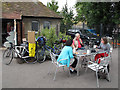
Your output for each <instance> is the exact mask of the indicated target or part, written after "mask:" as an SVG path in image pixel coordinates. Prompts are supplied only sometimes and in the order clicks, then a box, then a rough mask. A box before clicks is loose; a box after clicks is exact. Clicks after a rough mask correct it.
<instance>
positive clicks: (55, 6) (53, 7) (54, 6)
mask: <svg viewBox="0 0 120 90" xmlns="http://www.w3.org/2000/svg"><path fill="white" fill-rule="evenodd" d="M47 7H48V8H50V9H51V10H53V11H55V12H57V13H58V8H59V6H58V2H56V1H55V0H52V1H51V2H48V3H47Z"/></svg>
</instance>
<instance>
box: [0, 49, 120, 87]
mask: <svg viewBox="0 0 120 90" xmlns="http://www.w3.org/2000/svg"><path fill="white" fill-rule="evenodd" d="M1 53H2V51H1V50H0V55H1ZM112 57H113V60H112V65H111V82H108V81H106V80H105V79H100V80H99V81H100V87H101V88H118V49H114V50H113V54H112ZM0 62H1V61H0ZM50 64H51V62H50V61H49V60H48V61H46V62H44V63H42V64H39V63H36V64H18V63H16V61H15V59H14V61H13V62H12V63H11V64H10V65H9V66H7V65H4V64H3V65H2V79H3V80H2V88H96V77H95V73H94V72H93V71H91V70H88V71H87V72H86V73H85V72H83V70H81V71H80V76H76V75H72V76H71V77H68V70H67V68H66V69H65V72H64V71H63V70H62V69H59V71H58V72H57V77H56V81H53V76H54V71H55V67H54V66H53V67H52V68H51V70H50V71H51V74H50V75H48V74H47V72H48V69H49V66H50ZM0 66H1V65H0ZM0 68H1V67H0ZM0 81H1V80H0Z"/></svg>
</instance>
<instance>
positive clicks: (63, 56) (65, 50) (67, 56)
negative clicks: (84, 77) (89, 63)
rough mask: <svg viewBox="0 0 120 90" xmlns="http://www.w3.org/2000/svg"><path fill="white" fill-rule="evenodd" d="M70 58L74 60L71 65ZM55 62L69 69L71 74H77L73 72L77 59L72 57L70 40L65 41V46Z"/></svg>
mask: <svg viewBox="0 0 120 90" xmlns="http://www.w3.org/2000/svg"><path fill="white" fill-rule="evenodd" d="M72 58H74V59H75V60H74V62H73V63H72V65H70V59H72ZM62 59H66V60H62ZM60 60H62V61H60ZM57 61H58V62H59V63H61V64H63V65H66V66H67V67H70V72H71V73H77V71H76V70H75V67H76V64H77V59H76V58H75V57H74V56H73V49H72V40H67V41H66V46H64V48H63V49H62V51H61V53H60V55H59V56H58V59H57Z"/></svg>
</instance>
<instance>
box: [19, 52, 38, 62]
mask: <svg viewBox="0 0 120 90" xmlns="http://www.w3.org/2000/svg"><path fill="white" fill-rule="evenodd" d="M21 60H24V61H25V62H26V63H31V64H34V63H36V62H37V55H36V54H35V56H34V57H29V53H28V52H27V51H24V55H23V56H22V57H21Z"/></svg>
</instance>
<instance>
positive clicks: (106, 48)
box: [95, 37, 111, 63]
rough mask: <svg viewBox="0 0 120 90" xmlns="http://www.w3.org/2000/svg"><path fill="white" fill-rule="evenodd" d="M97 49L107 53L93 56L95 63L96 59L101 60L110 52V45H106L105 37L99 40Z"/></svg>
mask: <svg viewBox="0 0 120 90" xmlns="http://www.w3.org/2000/svg"><path fill="white" fill-rule="evenodd" d="M97 48H98V49H102V50H104V51H106V52H107V53H100V54H96V56H95V61H96V60H98V59H99V58H101V57H105V56H108V53H109V52H110V48H111V46H110V44H109V43H108V41H107V38H106V37H102V38H101V43H100V46H98V47H97ZM98 63H100V60H99V61H98Z"/></svg>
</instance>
